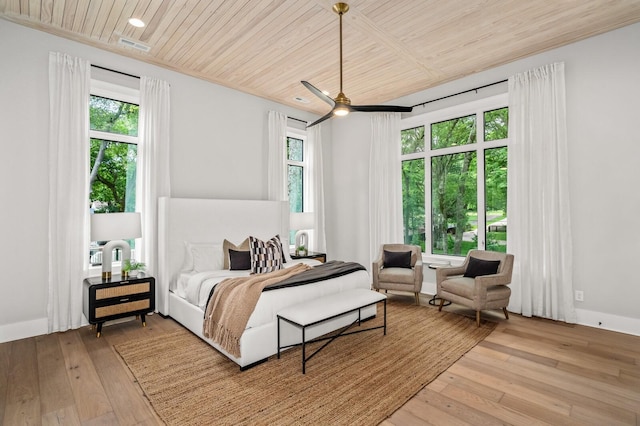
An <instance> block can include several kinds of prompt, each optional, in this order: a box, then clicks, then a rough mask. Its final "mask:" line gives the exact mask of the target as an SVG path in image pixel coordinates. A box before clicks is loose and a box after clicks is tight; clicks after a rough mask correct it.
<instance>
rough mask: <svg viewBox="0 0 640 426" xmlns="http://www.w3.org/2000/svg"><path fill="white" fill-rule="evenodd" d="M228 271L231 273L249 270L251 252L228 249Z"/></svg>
mask: <svg viewBox="0 0 640 426" xmlns="http://www.w3.org/2000/svg"><path fill="white" fill-rule="evenodd" d="M229 269H230V270H231V271H246V270H249V269H251V252H248V251H239V250H234V249H229Z"/></svg>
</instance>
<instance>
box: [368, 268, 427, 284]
mask: <svg viewBox="0 0 640 426" xmlns="http://www.w3.org/2000/svg"><path fill="white" fill-rule="evenodd" d="M378 279H379V280H380V281H383V282H393V283H397V284H411V285H413V284H414V282H415V279H416V278H415V274H414V272H413V269H411V268H383V269H382V270H381V271H380V272H379V273H378ZM421 284H422V283H421Z"/></svg>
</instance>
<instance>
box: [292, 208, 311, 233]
mask: <svg viewBox="0 0 640 426" xmlns="http://www.w3.org/2000/svg"><path fill="white" fill-rule="evenodd" d="M289 228H290V229H296V230H299V229H312V228H313V213H310V212H305V213H291V214H290V215H289Z"/></svg>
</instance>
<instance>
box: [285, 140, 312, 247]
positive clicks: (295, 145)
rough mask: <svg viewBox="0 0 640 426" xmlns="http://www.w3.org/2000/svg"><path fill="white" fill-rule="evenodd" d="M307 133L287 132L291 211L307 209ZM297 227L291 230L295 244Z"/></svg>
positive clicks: (290, 237) (290, 241)
mask: <svg viewBox="0 0 640 426" xmlns="http://www.w3.org/2000/svg"><path fill="white" fill-rule="evenodd" d="M305 148H306V135H305V134H304V133H303V132H302V131H299V130H298V131H293V130H292V129H290V130H289V131H288V132H287V179H288V181H287V182H288V191H289V210H290V211H291V213H300V212H304V211H305V200H306V197H307V194H306V193H305V192H306V189H305V188H306V187H307V186H308V185H307V184H306V180H307V173H308V170H309V169H308V167H306V162H307V155H306V152H305ZM296 231H298V230H297V229H291V230H290V231H289V244H290V245H294V244H295V234H296Z"/></svg>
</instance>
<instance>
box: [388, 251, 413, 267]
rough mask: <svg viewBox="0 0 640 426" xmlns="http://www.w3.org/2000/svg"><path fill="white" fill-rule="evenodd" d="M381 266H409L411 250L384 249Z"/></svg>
mask: <svg viewBox="0 0 640 426" xmlns="http://www.w3.org/2000/svg"><path fill="white" fill-rule="evenodd" d="M383 266H384V267H385V268H411V251H387V250H384V256H383Z"/></svg>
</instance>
